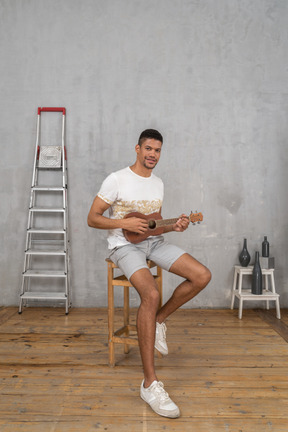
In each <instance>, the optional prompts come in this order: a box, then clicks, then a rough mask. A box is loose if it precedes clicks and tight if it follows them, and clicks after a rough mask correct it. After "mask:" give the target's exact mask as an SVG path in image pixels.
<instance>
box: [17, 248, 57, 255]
mask: <svg viewBox="0 0 288 432" xmlns="http://www.w3.org/2000/svg"><path fill="white" fill-rule="evenodd" d="M25 253H26V255H66V252H65V250H63V249H54V250H52V249H42V250H41V249H32V248H31V249H28V250H27V251H25Z"/></svg>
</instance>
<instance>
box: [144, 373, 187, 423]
mask: <svg viewBox="0 0 288 432" xmlns="http://www.w3.org/2000/svg"><path fill="white" fill-rule="evenodd" d="M140 396H141V398H142V399H143V400H144V401H145V402H147V403H148V404H149V405H150V407H151V408H152V409H153V411H155V412H156V413H157V414H159V415H161V416H163V417H170V418H177V417H179V416H180V410H179V408H178V406H177V405H176V404H175V403H174V402H173V401H172V400H171V399H170V397H169V394H168V393H167V392H166V391H165V390H164V385H163V383H162V382H161V381H153V382H152V384H151V385H150V386H149V387H148V388H144V380H143V381H142V384H141V387H140Z"/></svg>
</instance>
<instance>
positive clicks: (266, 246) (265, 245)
mask: <svg viewBox="0 0 288 432" xmlns="http://www.w3.org/2000/svg"><path fill="white" fill-rule="evenodd" d="M262 257H266V258H268V257H269V242H268V240H267V237H264V241H263V243H262Z"/></svg>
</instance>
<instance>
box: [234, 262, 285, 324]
mask: <svg viewBox="0 0 288 432" xmlns="http://www.w3.org/2000/svg"><path fill="white" fill-rule="evenodd" d="M252 273H253V266H249V267H241V266H239V265H235V266H234V279H233V286H232V299H231V309H233V308H234V302H235V297H237V298H238V299H239V313H238V317H239V319H242V312H243V302H244V300H245V301H255V300H259V301H265V302H266V309H269V301H275V304H276V316H277V318H278V319H281V314H280V304H279V297H280V296H279V294H277V293H276V290H275V281H274V269H262V276H263V277H264V290H263V293H262V294H261V295H255V294H252V292H251V288H250V289H247V288H243V287H242V284H243V276H251V275H252ZM269 277H270V283H271V290H270V289H269V279H268V278H269Z"/></svg>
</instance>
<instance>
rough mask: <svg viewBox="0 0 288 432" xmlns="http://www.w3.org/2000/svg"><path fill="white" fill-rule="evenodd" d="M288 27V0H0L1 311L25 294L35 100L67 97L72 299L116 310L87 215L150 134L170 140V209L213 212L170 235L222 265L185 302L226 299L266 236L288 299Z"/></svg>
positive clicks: (224, 303)
mask: <svg viewBox="0 0 288 432" xmlns="http://www.w3.org/2000/svg"><path fill="white" fill-rule="evenodd" d="M287 22H288V2H287V0H253V1H251V0H119V1H118V0H61V1H59V0H49V1H47V0H0V58H1V62H0V71H1V80H0V119H1V120H0V138H1V159H0V164H1V230H0V236H1V237H0V238H1V250H0V262H1V297H0V305H4V306H7V305H17V304H18V301H19V292H20V282H21V273H22V267H23V258H24V244H25V231H26V224H27V216H28V204H29V191H30V186H31V176H32V162H33V156H34V145H35V138H36V116H37V107H38V106H64V107H66V109H67V128H66V136H67V142H66V145H67V152H68V169H69V172H68V175H69V207H70V233H71V265H72V269H71V277H72V300H73V306H74V307H80V306H83V307H89V306H105V305H106V301H107V297H106V291H107V289H106V266H105V261H104V260H105V257H106V233H105V232H104V231H97V230H93V229H91V228H88V226H87V223H86V218H87V213H88V211H89V208H90V205H91V203H92V200H93V198H94V196H95V195H96V194H97V192H98V189H99V187H100V184H101V182H102V180H103V179H104V178H105V177H106V175H108V174H109V173H110V172H112V171H115V170H117V169H120V168H123V167H125V166H127V165H129V164H132V163H133V162H134V159H135V152H134V146H135V144H136V141H137V139H138V136H139V134H140V132H141V131H142V130H143V129H146V128H156V129H159V130H160V131H161V132H162V133H163V135H164V139H165V142H164V147H163V153H162V156H161V160H160V163H159V165H158V167H157V169H156V172H155V174H156V175H158V176H160V177H161V178H162V179H163V181H164V183H165V204H164V208H163V214H164V216H166V217H176V216H178V215H179V214H180V213H182V212H187V213H189V212H190V210H198V211H202V212H203V215H204V221H203V223H202V224H201V225H197V226H190V228H189V230H187V231H186V232H185V233H182V234H177V233H170V234H167V239H169V240H170V241H172V242H175V243H176V244H178V245H180V246H182V247H183V248H185V249H186V250H187V251H188V252H189V253H191V254H192V255H193V256H195V257H196V258H197V259H199V260H200V261H201V262H203V263H204V264H205V265H207V266H208V267H209V268H210V269H211V271H212V274H213V280H212V281H211V283H210V285H209V286H208V287H207V288H206V290H204V291H203V292H202V293H200V295H198V297H197V298H196V299H194V300H193V301H191V302H189V303H188V305H187V307H191V308H193V307H229V304H230V295H231V285H232V279H233V265H234V264H237V263H238V255H239V253H240V251H241V249H242V244H243V238H244V237H246V238H247V240H248V249H249V252H250V254H251V256H252V258H253V257H254V253H255V251H256V250H260V248H261V243H262V240H263V236H264V235H267V236H268V240H269V241H270V252H271V256H274V257H275V259H276V271H275V277H276V289H277V291H278V292H279V293H280V295H281V297H280V302H281V306H282V307H283V306H286V307H287V306H288V295H287V288H288V284H287V273H288V268H287V264H288V263H287V261H288V239H287V210H288V195H287V176H288V174H287V136H288V128H287V111H288V81H287V78H288V58H287V29H288V26H287ZM51 115H52V116H53V114H51ZM44 121H47V122H48V121H49V115H47V114H46V117H45V119H44V117H43V119H42V122H44ZM53 130H54V129H53ZM52 135H53V131H52V130H51V136H52ZM48 136H49V128H48ZM51 139H52V138H51ZM164 280H165V287H164V291H165V295H164V299H166V298H167V297H168V296H169V295H170V294H171V293H172V291H173V289H174V287H175V285H176V284H177V283H178V282H179V281H178V278H177V277H175V276H172V275H169V274H165V278H164ZM132 302H134V305H136V304H137V303H138V297H137V294H136V293H134V294H133V296H132Z"/></svg>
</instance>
